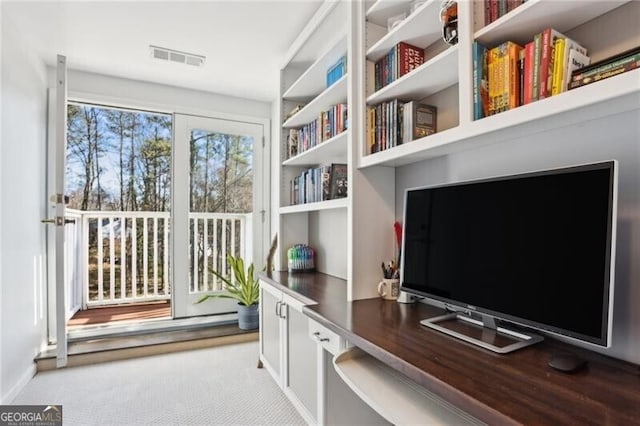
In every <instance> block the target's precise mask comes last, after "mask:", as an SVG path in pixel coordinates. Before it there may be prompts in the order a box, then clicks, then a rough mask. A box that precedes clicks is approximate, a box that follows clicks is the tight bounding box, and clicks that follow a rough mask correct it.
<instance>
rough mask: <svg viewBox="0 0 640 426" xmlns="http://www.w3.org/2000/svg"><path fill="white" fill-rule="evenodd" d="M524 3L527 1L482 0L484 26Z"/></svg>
mask: <svg viewBox="0 0 640 426" xmlns="http://www.w3.org/2000/svg"><path fill="white" fill-rule="evenodd" d="M526 1H527V0H484V24H485V25H489V24H490V23H492V22H493V21H495V20H496V19H498V18H500V17H502V16H504V15H506V14H507V13H509V12H511V11H512V10H513V9H515V8H516V7H518V6H520V5H521V4H523V3H524V2H526Z"/></svg>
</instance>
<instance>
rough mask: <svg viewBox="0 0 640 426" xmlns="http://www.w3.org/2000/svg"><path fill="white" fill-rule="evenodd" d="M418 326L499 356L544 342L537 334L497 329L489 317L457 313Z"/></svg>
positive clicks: (435, 318) (421, 322)
mask: <svg viewBox="0 0 640 426" xmlns="http://www.w3.org/2000/svg"><path fill="white" fill-rule="evenodd" d="M420 324H422V325H424V326H425V327H429V328H431V329H434V330H438V331H440V332H442V333H445V334H448V335H450V336H453V337H456V338H458V339H461V340H464V341H465V342H469V343H472V344H474V345H477V346H480V347H482V348H485V349H488V350H490V351H493V352H497V353H500V354H505V353H509V352H513V351H515V350H517V349H521V348H524V347H526V346H530V345H533V344H535V343H538V342H541V341H542V340H544V338H543V337H542V336H540V335H537V334H533V333H523V332H521V331H515V330H510V329H508V328H505V327H497V326H496V325H495V321H494V320H493V318H491V317H485V316H483V320H482V321H479V320H476V319H474V318H471V317H469V316H466V315H462V314H460V313H457V312H452V313H449V314H446V315H441V316H438V317H434V318H428V319H425V320H422V321H420Z"/></svg>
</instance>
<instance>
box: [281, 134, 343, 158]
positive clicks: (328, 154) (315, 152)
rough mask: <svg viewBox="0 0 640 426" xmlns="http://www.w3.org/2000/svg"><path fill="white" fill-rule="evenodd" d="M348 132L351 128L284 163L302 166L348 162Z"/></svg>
mask: <svg viewBox="0 0 640 426" xmlns="http://www.w3.org/2000/svg"><path fill="white" fill-rule="evenodd" d="M348 133H349V130H345V131H344V132H342V133H340V134H338V135H336V136H334V137H332V138H331V139H327V140H326V141H324V142H320V143H319V144H318V145H316V146H314V147H313V148H311V149H308V150H306V151H304V152H302V153H300V154H298V155H296V156H295V157H291V158H289V159H287V160H285V161H283V162H282V165H283V166H295V167H301V166H313V165H316V164H330V163H346V162H347V141H348V140H349V137H348V136H349V135H348Z"/></svg>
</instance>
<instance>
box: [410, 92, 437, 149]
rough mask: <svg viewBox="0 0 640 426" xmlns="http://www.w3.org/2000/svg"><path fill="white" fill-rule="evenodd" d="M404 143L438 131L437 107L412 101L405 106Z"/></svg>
mask: <svg viewBox="0 0 640 426" xmlns="http://www.w3.org/2000/svg"><path fill="white" fill-rule="evenodd" d="M403 119H404V131H403V136H404V140H403V141H402V142H403V143H406V142H410V141H412V140H415V139H420V138H423V137H425V136H429V135H432V134H434V133H436V132H437V128H436V122H437V108H436V107H435V106H432V105H427V104H421V103H418V102H416V101H410V102H407V103H405V104H404V107H403Z"/></svg>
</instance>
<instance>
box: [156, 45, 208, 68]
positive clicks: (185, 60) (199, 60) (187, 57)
mask: <svg viewBox="0 0 640 426" xmlns="http://www.w3.org/2000/svg"><path fill="white" fill-rule="evenodd" d="M149 49H150V50H151V57H152V58H155V59H161V60H163V61H170V62H177V63H179V64H187V65H193V66H196V67H201V66H202V65H204V60H205V57H204V56H202V55H194V54H193V53H186V52H180V51H178V50H173V49H167V48H166V47H158V46H149Z"/></svg>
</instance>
